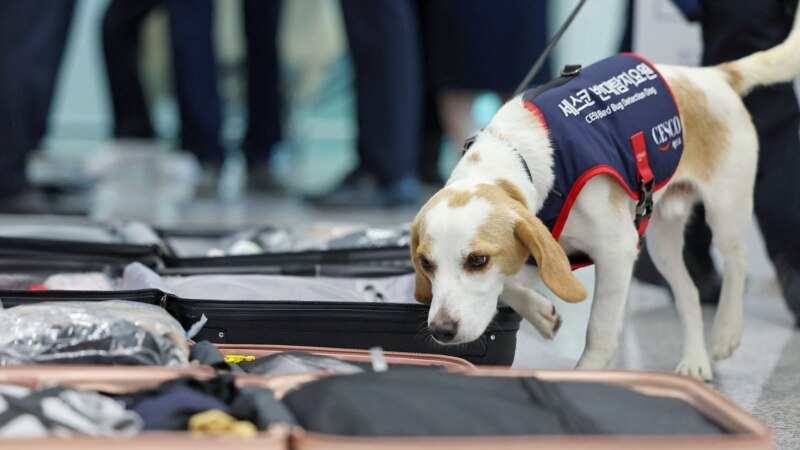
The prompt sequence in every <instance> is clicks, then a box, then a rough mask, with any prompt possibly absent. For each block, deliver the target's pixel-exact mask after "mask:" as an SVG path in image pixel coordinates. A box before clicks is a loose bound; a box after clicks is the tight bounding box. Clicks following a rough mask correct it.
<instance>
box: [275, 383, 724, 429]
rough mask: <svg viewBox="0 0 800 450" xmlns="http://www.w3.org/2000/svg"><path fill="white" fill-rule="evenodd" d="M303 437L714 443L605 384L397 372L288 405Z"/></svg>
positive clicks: (312, 392) (701, 423)
mask: <svg viewBox="0 0 800 450" xmlns="http://www.w3.org/2000/svg"><path fill="white" fill-rule="evenodd" d="M284 402H285V403H286V404H287V406H288V407H289V409H290V410H291V411H292V413H293V414H294V415H295V417H296V418H297V421H298V423H299V424H300V425H301V426H302V427H303V428H304V429H306V430H308V431H312V432H319V433H328V434H336V435H347V436H510V435H540V434H554V435H569V434H593V435H594V434H600V435H675V434H684V435H716V434H722V433H723V430H722V429H720V427H719V426H717V425H716V424H714V423H713V422H711V421H710V420H708V419H707V418H706V417H704V416H703V415H702V414H700V413H699V412H698V411H697V410H695V409H694V408H692V407H691V406H690V405H689V404H687V403H685V402H683V401H680V400H677V399H672V398H665V397H654V396H648V395H643V394H640V393H638V392H635V391H632V390H629V389H624V388H621V387H616V386H610V385H606V384H601V383H583V382H543V381H540V380H538V379H536V378H532V377H525V378H513V377H475V376H466V375H459V374H452V373H444V372H439V371H426V372H419V371H408V370H401V369H396V370H392V371H389V372H382V373H372V372H369V373H362V374H356V375H349V376H332V377H328V378H324V379H321V380H319V381H315V382H312V383H309V384H306V385H304V386H302V387H300V388H299V389H297V390H296V391H294V392H290V393H289V394H287V395H286V397H284Z"/></svg>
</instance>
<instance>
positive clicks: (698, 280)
mask: <svg viewBox="0 0 800 450" xmlns="http://www.w3.org/2000/svg"><path fill="white" fill-rule="evenodd" d="M683 257H684V262H685V264H686V269H688V270H689V275H690V276H691V277H692V281H693V282H694V284H695V286H697V291H698V293H699V294H700V303H702V304H704V305H716V304H717V303H719V296H720V293H721V292H722V278H721V277H720V276H719V273H717V269H716V268H715V267H714V262H713V260H712V259H711V257H710V256H709V257H708V258H704V257H697V256H695V255H693V254H692V253H690V252H687V251H684V254H683ZM633 277H634V278H636V279H637V280H639V281H641V282H643V283H646V284H650V285H653V286H657V287H661V288H665V289H668V290H670V287H669V283H667V280H665V279H664V277H663V276H661V273H659V272H658V269H657V268H656V266H655V264H653V260H652V259H651V258H650V254H649V253H648V252H647V248H644V249H642V251H641V253H640V254H639V259H638V260H637V261H636V265H635V266H634V267H633ZM670 291H671V290H670ZM670 295H672V293H671V292H670Z"/></svg>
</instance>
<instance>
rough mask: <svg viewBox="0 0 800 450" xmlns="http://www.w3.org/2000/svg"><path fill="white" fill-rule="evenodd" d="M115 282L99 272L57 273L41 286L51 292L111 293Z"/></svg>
mask: <svg viewBox="0 0 800 450" xmlns="http://www.w3.org/2000/svg"><path fill="white" fill-rule="evenodd" d="M115 285H116V282H115V281H114V280H113V279H111V277H109V276H108V275H106V274H104V273H100V272H86V273H59V274H55V275H51V276H49V277H47V279H46V280H45V281H44V283H43V286H44V287H45V288H46V289H49V290H53V291H113V290H114V286H115Z"/></svg>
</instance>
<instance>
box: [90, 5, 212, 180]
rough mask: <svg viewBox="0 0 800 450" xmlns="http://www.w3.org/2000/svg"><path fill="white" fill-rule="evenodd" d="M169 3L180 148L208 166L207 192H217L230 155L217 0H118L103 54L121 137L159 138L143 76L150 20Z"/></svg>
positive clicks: (106, 25) (108, 18)
mask: <svg viewBox="0 0 800 450" xmlns="http://www.w3.org/2000/svg"><path fill="white" fill-rule="evenodd" d="M160 4H164V5H165V6H166V8H167V11H168V13H169V29H170V39H171V44H172V63H173V73H174V76H173V79H174V80H175V92H176V97H177V100H178V109H179V113H180V121H181V130H180V147H181V148H183V149H186V150H189V151H191V152H192V153H194V154H195V156H196V157H197V159H198V160H199V161H200V164H201V165H202V167H203V172H204V173H203V180H201V186H200V190H201V191H203V192H201V193H202V194H211V193H213V192H216V182H217V179H218V177H219V172H220V168H221V167H222V163H223V162H224V159H225V150H224V148H223V146H222V143H221V141H220V128H221V124H222V117H221V114H222V106H221V101H220V96H219V90H218V74H217V64H216V57H215V54H214V44H213V36H212V30H213V27H212V23H213V12H214V7H213V2H212V0H112V1H111V2H110V3H109V6H108V10H107V11H106V14H105V17H104V18H103V26H102V36H103V55H104V57H105V63H106V73H107V75H108V81H109V89H110V91H111V102H112V107H113V112H114V137H115V138H144V139H152V138H154V137H155V133H154V131H153V126H152V124H151V121H150V114H149V108H148V106H147V104H146V102H145V99H144V93H143V92H142V85H141V81H140V79H139V48H140V35H141V28H142V23H143V21H144V19H145V18H146V16H147V14H148V13H149V12H150V11H151V10H152V9H153V8H155V7H156V6H159V5H160Z"/></svg>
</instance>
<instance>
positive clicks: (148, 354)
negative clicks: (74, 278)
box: [0, 300, 189, 366]
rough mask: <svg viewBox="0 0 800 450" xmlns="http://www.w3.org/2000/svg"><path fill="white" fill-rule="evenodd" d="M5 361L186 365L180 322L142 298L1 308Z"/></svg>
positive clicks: (1, 360) (0, 359)
mask: <svg viewBox="0 0 800 450" xmlns="http://www.w3.org/2000/svg"><path fill="white" fill-rule="evenodd" d="M0 330H3V333H2V334H0V366H2V365H5V364H37V363H74V364H87V363H88V364H123V365H160V366H182V365H186V364H188V354H189V351H188V346H187V345H186V341H185V337H184V331H183V328H182V327H181V325H180V323H178V321H177V320H175V319H174V318H173V317H172V316H170V315H169V314H168V313H167V312H166V311H165V310H163V309H161V308H159V307H157V306H154V305H146V304H143V303H136V302H129V301H121V300H113V301H106V302H52V303H51V302H45V303H36V304H30V305H20V306H17V307H14V308H9V309H0Z"/></svg>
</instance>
